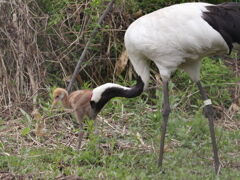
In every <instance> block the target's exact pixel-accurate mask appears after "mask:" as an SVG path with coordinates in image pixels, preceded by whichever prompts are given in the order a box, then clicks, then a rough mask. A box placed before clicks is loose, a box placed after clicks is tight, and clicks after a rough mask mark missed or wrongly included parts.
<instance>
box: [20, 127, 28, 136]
mask: <svg viewBox="0 0 240 180" xmlns="http://www.w3.org/2000/svg"><path fill="white" fill-rule="evenodd" d="M29 133H30V128H29V127H27V128H24V129H23V130H22V136H26V135H28V134H29Z"/></svg>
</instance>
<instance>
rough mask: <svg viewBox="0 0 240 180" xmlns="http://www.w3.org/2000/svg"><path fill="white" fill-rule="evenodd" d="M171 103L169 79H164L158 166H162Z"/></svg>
mask: <svg viewBox="0 0 240 180" xmlns="http://www.w3.org/2000/svg"><path fill="white" fill-rule="evenodd" d="M170 111H171V110H170V104H169V90H168V81H163V110H162V116H163V122H162V128H161V139H160V152H159V160H158V167H161V166H162V161H163V152H164V140H165V135H166V131H167V123H168V117H169V114H170Z"/></svg>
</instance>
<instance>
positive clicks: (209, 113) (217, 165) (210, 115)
mask: <svg viewBox="0 0 240 180" xmlns="http://www.w3.org/2000/svg"><path fill="white" fill-rule="evenodd" d="M196 84H197V86H198V89H199V91H200V94H201V96H202V98H203V100H204V104H205V107H204V114H205V116H206V117H207V118H208V125H209V129H210V135H211V140H212V149H213V158H214V164H215V172H216V174H219V171H220V161H219V157H218V148H217V143H216V137H215V132H214V123H213V108H212V103H211V100H210V99H208V97H207V94H206V92H205V90H204V89H203V87H202V85H201V82H200V81H198V82H197V83H196Z"/></svg>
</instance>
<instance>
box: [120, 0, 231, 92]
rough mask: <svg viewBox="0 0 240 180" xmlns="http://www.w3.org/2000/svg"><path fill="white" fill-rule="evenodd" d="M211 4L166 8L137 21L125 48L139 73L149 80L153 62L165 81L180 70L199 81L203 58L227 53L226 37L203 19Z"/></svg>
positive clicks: (127, 38) (131, 26) (127, 37)
mask: <svg viewBox="0 0 240 180" xmlns="http://www.w3.org/2000/svg"><path fill="white" fill-rule="evenodd" d="M207 5H209V4H207V3H185V4H178V5H174V6H170V7H166V8H163V9H160V10H157V11H155V12H152V13H150V14H147V15H145V16H142V17H140V18H139V19H137V20H136V21H135V22H133V23H132V24H131V25H130V26H129V28H128V29H127V31H126V34H125V46H126V49H127V52H128V55H129V58H130V60H131V63H132V64H133V66H134V69H135V71H136V72H137V74H139V75H140V76H141V78H142V80H143V81H144V84H145V88H146V86H147V82H148V79H149V67H148V63H147V61H148V60H151V61H153V62H154V63H155V64H156V65H157V67H158V69H159V71H160V74H161V77H162V79H163V80H168V79H169V78H170V76H171V74H172V72H174V71H175V70H176V69H177V67H179V66H180V65H181V68H182V69H184V70H185V71H186V72H187V73H189V75H190V77H191V78H192V79H193V80H194V81H198V80H199V69H200V62H198V61H200V60H201V58H202V57H204V56H207V55H212V54H219V53H226V52H228V51H229V48H228V46H227V44H226V42H225V41H224V39H223V38H222V36H221V35H220V34H219V33H218V32H217V31H216V30H215V29H213V28H212V27H211V26H210V25H209V24H208V23H207V22H206V21H204V19H203V18H202V12H204V11H207V9H206V8H205V6H207Z"/></svg>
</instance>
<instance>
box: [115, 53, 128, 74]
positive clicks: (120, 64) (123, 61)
mask: <svg viewBox="0 0 240 180" xmlns="http://www.w3.org/2000/svg"><path fill="white" fill-rule="evenodd" d="M127 63H128V54H127V51H126V50H124V51H123V52H122V54H121V56H120V57H119V59H118V60H117V62H116V64H115V75H119V74H121V72H122V71H123V70H124V69H125V67H126V65H127Z"/></svg>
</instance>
